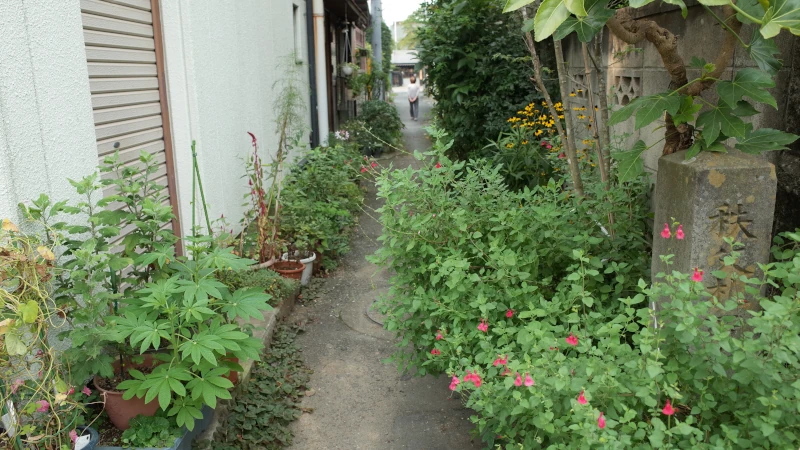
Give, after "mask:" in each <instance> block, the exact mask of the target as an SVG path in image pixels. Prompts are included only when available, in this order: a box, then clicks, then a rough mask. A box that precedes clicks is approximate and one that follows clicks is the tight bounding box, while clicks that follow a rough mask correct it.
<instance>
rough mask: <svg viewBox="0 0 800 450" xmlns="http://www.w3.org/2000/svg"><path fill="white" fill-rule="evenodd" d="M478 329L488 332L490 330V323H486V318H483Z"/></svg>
mask: <svg viewBox="0 0 800 450" xmlns="http://www.w3.org/2000/svg"><path fill="white" fill-rule="evenodd" d="M478 329H479V330H481V331H483V332H484V333H486V332H487V331H489V324H488V323H486V319H481V323H480V324H478Z"/></svg>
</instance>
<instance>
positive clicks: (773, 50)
mask: <svg viewBox="0 0 800 450" xmlns="http://www.w3.org/2000/svg"><path fill="white" fill-rule="evenodd" d="M747 53H749V54H750V58H752V59H753V61H754V62H755V63H756V64H758V68H759V69H761V70H763V71H764V72H767V73H769V74H770V75H775V74H776V73H778V71H779V70H780V69H781V67H783V61H781V60H780V59H778V58H776V57H775V55H778V54H780V50H778V45H777V44H776V43H775V40H773V39H765V38H764V36H762V35H761V33H759V32H758V30H753V39H752V40H751V41H750V46H749V47H747Z"/></svg>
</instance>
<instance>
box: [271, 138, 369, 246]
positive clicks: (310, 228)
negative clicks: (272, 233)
mask: <svg viewBox="0 0 800 450" xmlns="http://www.w3.org/2000/svg"><path fill="white" fill-rule="evenodd" d="M362 162H363V161H362V157H361V155H360V154H359V153H358V152H357V151H356V150H355V147H354V146H352V145H350V146H334V147H320V148H316V149H313V150H311V151H310V152H309V153H308V154H307V156H306V158H305V160H304V161H303V162H302V164H298V165H296V166H295V167H294V168H293V169H292V171H291V172H290V174H289V176H287V178H286V181H285V183H284V190H283V193H282V199H281V204H282V207H283V212H282V215H281V235H282V236H283V237H284V238H285V239H287V240H288V241H289V242H291V243H292V247H293V248H294V249H297V250H301V251H314V250H316V251H319V252H323V253H326V254H327V256H329V257H332V258H335V257H338V256H342V255H344V254H346V253H347V252H348V251H349V245H350V235H349V230H351V229H352V227H353V226H354V225H355V223H356V220H357V218H358V213H359V212H360V210H361V203H362V201H363V193H362V191H361V189H360V188H359V187H358V185H357V184H356V179H357V176H358V170H359V168H360V167H361V163H362ZM332 258H326V260H327V259H332Z"/></svg>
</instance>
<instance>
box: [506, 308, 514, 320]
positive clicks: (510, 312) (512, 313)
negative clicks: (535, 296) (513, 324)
mask: <svg viewBox="0 0 800 450" xmlns="http://www.w3.org/2000/svg"><path fill="white" fill-rule="evenodd" d="M506 317H508V318H509V319H510V318H512V317H514V310H513V309H509V310H508V311H506Z"/></svg>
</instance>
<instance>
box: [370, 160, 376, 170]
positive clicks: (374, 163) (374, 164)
mask: <svg viewBox="0 0 800 450" xmlns="http://www.w3.org/2000/svg"><path fill="white" fill-rule="evenodd" d="M370 167H372V168H373V169H374V168H376V167H378V163H376V162H375V161H372V164H370Z"/></svg>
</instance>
